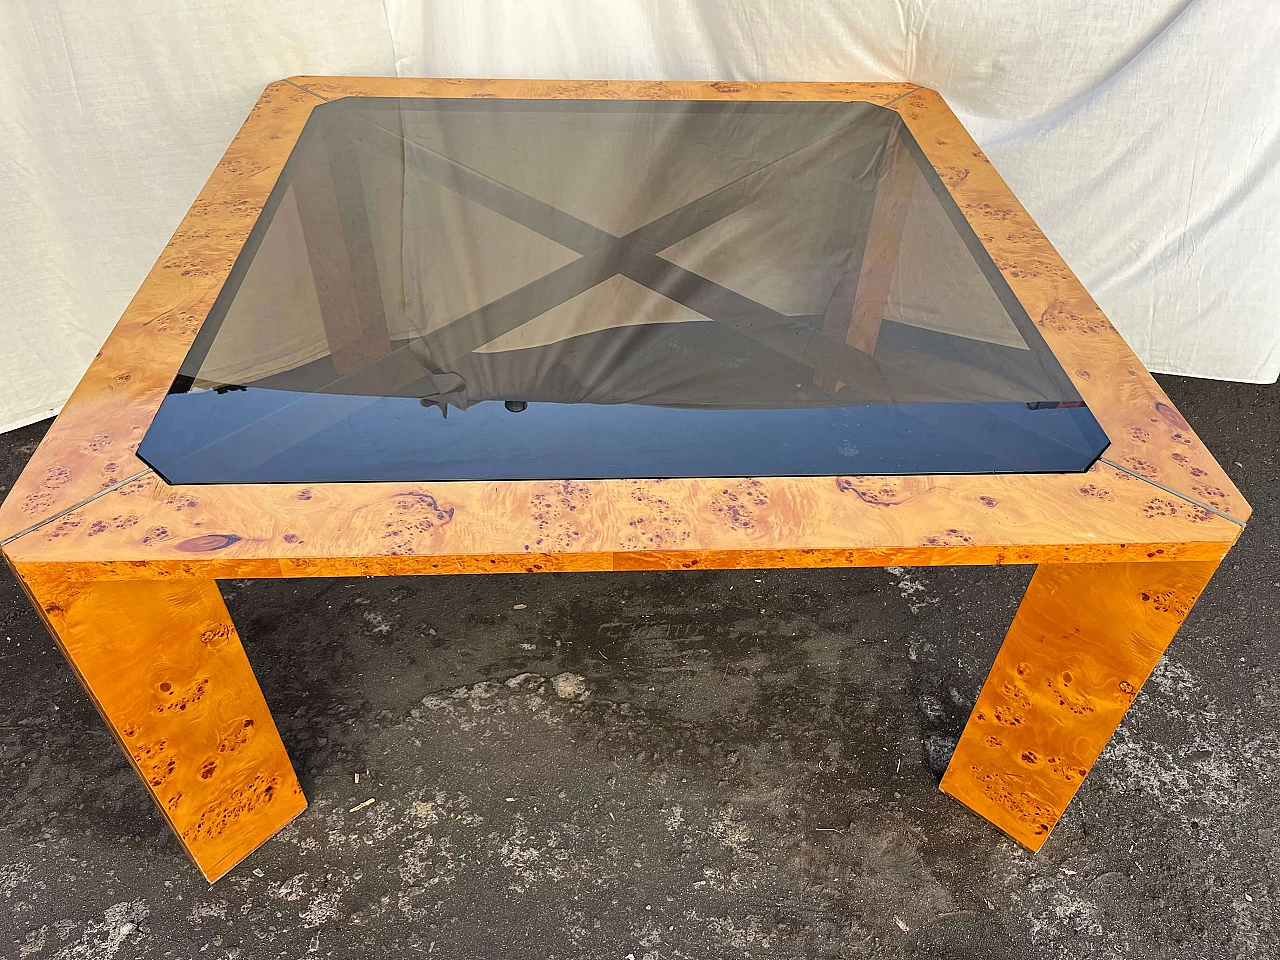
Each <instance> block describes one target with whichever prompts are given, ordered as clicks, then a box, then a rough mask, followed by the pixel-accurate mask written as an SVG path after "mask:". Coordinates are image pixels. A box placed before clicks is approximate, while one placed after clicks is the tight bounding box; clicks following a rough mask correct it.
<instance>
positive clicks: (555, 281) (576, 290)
mask: <svg viewBox="0 0 1280 960" xmlns="http://www.w3.org/2000/svg"><path fill="white" fill-rule="evenodd" d="M366 122H367V123H368V124H369V125H370V126H372V127H374V128H375V129H378V130H380V131H382V132H384V133H387V134H389V135H392V136H395V137H396V138H397V140H399V141H401V142H403V143H404V144H406V145H407V146H409V147H412V148H414V149H415V150H416V151H417V152H418V156H419V167H420V169H422V170H423V171H424V172H425V173H426V174H427V175H428V176H430V177H431V178H432V179H433V180H434V181H436V182H437V183H439V184H440V185H441V186H443V187H445V188H447V189H448V190H450V191H452V192H454V193H457V194H458V195H460V196H462V197H464V198H466V199H468V200H471V201H473V202H475V203H478V204H480V205H482V206H484V207H487V208H488V209H490V210H493V211H494V212H496V213H498V214H500V215H502V216H503V217H506V218H507V219H509V220H511V221H513V222H515V223H519V224H521V225H522V226H524V227H527V228H528V229H531V230H533V231H535V232H537V233H539V234H541V235H542V236H544V237H547V238H548V239H550V240H553V241H555V242H556V243H559V244H560V245H561V246H564V247H567V248H569V249H571V250H574V251H576V252H578V253H580V254H582V256H581V257H580V258H579V259H577V260H575V261H573V262H572V263H569V264H566V265H565V266H563V267H560V268H559V269H557V270H553V271H552V272H551V273H549V274H547V275H546V276H543V277H541V278H539V279H538V280H535V281H533V282H532V283H528V284H526V285H525V286H523V287H521V288H520V289H518V290H515V291H513V292H512V293H509V294H507V295H506V296H503V297H499V298H498V299H497V300H494V301H492V302H491V303H488V304H485V305H484V306H482V307H480V308H479V309H477V310H474V311H472V312H471V313H468V314H466V315H464V316H462V317H459V318H457V319H456V320H453V321H451V322H450V323H448V324H446V325H445V326H443V327H441V328H439V329H438V330H434V331H432V332H431V333H428V334H426V335H425V336H423V337H420V338H419V339H417V340H415V341H413V342H411V343H410V344H408V345H407V346H405V347H401V348H400V349H398V350H394V351H392V352H391V353H390V354H389V355H387V356H386V357H384V358H382V359H381V360H379V361H377V362H375V363H373V364H371V365H370V366H368V367H366V368H365V369H363V370H360V371H356V372H355V373H352V374H349V375H347V376H345V377H342V378H340V379H339V380H338V381H335V382H334V383H332V384H330V385H329V386H327V387H326V388H325V392H344V393H361V392H364V391H363V390H362V389H361V384H368V386H369V388H370V389H371V390H372V391H374V392H382V391H385V390H387V388H388V385H389V384H390V385H392V389H399V388H401V387H403V386H407V385H408V384H410V383H412V382H414V380H416V379H417V378H419V377H421V376H422V365H421V361H422V360H427V359H429V360H430V361H431V362H432V364H433V365H436V364H448V363H451V362H452V361H454V360H457V359H458V358H460V357H463V356H465V355H466V354H468V353H469V352H471V351H472V350H474V349H476V348H477V347H479V346H482V345H484V344H486V343H488V342H490V341H492V340H494V339H496V338H498V337H500V336H502V335H503V334H505V333H508V332H510V331H512V330H514V329H516V328H517V327H520V326H521V325H523V324H525V323H527V322H529V321H530V320H532V319H534V318H535V317H537V316H540V315H541V314H543V313H546V312H547V311H548V310H551V309H553V308H554V307H557V306H559V305H560V304H563V303H565V302H567V301H568V300H571V299H572V298H573V297H575V296H577V295H579V294H580V293H583V292H585V291H587V290H590V289H591V288H592V287H594V286H596V285H597V284H600V283H603V282H604V281H606V280H608V279H610V278H611V277H614V276H617V275H619V274H620V275H622V276H625V277H627V278H628V279H630V280H633V281H635V282H637V283H640V284H642V285H643V286H645V287H648V288H649V289H650V290H653V291H655V292H656V293H659V294H661V295H662V296H664V297H666V298H668V299H670V300H673V301H675V302H676V303H679V304H682V305H684V306H686V307H688V308H689V309H691V310H694V311H696V312H698V313H700V314H702V315H703V316H705V317H707V318H709V319H711V320H715V321H718V322H720V323H723V324H725V325H726V326H728V327H730V328H731V329H733V330H735V331H737V332H738V333H741V334H743V335H745V336H747V337H749V338H751V339H752V340H755V341H757V342H759V343H762V344H764V345H765V346H767V347H769V348H771V349H773V350H775V351H777V352H778V353H781V354H783V355H784V356H787V357H790V358H791V359H793V360H796V361H799V362H800V363H803V364H805V365H806V366H808V367H811V368H813V369H815V370H819V371H823V372H825V373H829V374H830V375H832V376H834V377H836V378H838V379H839V380H841V381H843V382H845V383H847V384H851V385H852V396H851V397H850V399H855V398H856V397H857V396H858V395H860V394H865V395H866V396H867V398H868V399H872V400H874V401H879V402H883V401H884V400H886V399H896V400H951V399H955V397H954V395H953V394H952V393H951V392H949V391H947V390H945V389H943V388H941V387H939V386H937V385H933V384H929V383H926V382H924V381H922V380H920V379H918V378H917V377H916V376H914V375H913V374H911V373H910V372H909V371H907V370H904V369H902V368H900V367H897V366H896V365H893V364H887V363H884V362H883V361H880V360H877V359H876V358H875V357H872V356H871V355H870V354H867V353H864V352H863V351H861V350H858V349H857V348H855V347H852V346H850V345H848V344H846V343H842V342H840V341H838V340H836V339H834V338H832V337H829V336H826V335H825V334H824V333H823V332H822V331H820V330H817V329H815V328H814V327H813V326H811V325H809V324H808V323H805V322H803V321H800V320H797V319H794V318H791V317H787V316H785V315H783V314H781V313H778V312H777V311H776V310H773V309H771V308H769V307H767V306H765V305H763V304H760V303H757V302H756V301H754V300H751V299H750V298H748V297H745V296H743V295H742V294H740V293H737V292H736V291H734V290H730V289H729V288H727V287H724V286H721V285H720V284H717V283H714V282H712V281H710V280H707V279H705V278H704V277H700V276H698V275H697V274H695V273H692V272H691V271H688V270H685V269H684V268H682V267H680V266H677V265H676V264H674V263H671V262H670V261H668V260H664V259H662V258H661V257H659V256H657V254H658V253H659V252H661V251H662V250H664V249H666V248H667V247H669V246H671V245H673V244H675V243H678V242H679V241H681V240H683V239H685V238H687V237H690V236H692V235H693V234H695V233H697V232H698V231H700V230H702V229H704V228H705V227H707V226H710V225H711V224H713V223H716V222H717V221H719V220H722V219H724V218H725V217H727V216H729V215H730V214H732V213H734V212H736V211H738V210H741V209H742V208H743V207H745V206H747V205H749V204H751V203H753V202H755V201H756V200H758V199H759V198H760V196H761V195H762V194H764V193H766V192H767V191H769V190H771V189H773V190H776V189H780V188H785V187H786V186H787V185H789V184H790V183H792V182H793V181H795V180H797V179H799V178H800V177H802V176H804V175H806V174H808V173H811V172H813V171H814V170H816V169H819V168H820V167H823V166H826V165H828V164H830V163H832V162H834V161H836V160H838V159H840V158H842V157H844V156H847V155H848V154H849V153H850V152H852V151H853V150H855V149H857V148H860V147H875V148H877V149H876V152H875V159H874V160H873V161H872V164H874V163H875V162H878V161H879V160H880V158H881V157H882V156H883V152H884V142H885V141H884V139H883V137H884V132H883V130H881V129H873V131H872V132H870V133H868V132H867V131H866V130H865V129H863V128H860V127H858V126H857V125H854V126H850V127H845V128H844V129H841V130H838V131H836V132H835V133H833V134H830V135H828V136H826V137H823V138H821V139H819V140H816V141H814V142H813V143H811V144H808V145H807V146H805V147H802V148H800V149H799V150H797V151H795V152H794V153H791V154H788V155H787V156H785V157H782V158H781V159H778V160H775V161H773V162H771V163H768V164H766V165H764V166H762V167H760V168H758V169H756V170H754V171H752V172H751V173H748V174H746V175H744V176H742V177H740V178H738V179H737V180H734V181H733V182H731V183H729V184H726V185H725V186H723V187H720V188H718V189H716V190H713V191H712V192H711V193H708V194H706V195H705V196H702V197H699V198H698V199H696V200H693V201H691V202H690V203H687V204H685V205H684V206H682V207H679V208H678V209H676V210H674V211H672V212H671V213H668V214H666V215H665V216H662V217H659V218H658V219H657V220H654V221H652V222H651V223H648V224H645V225H644V226H642V227H640V228H639V229H637V230H634V231H632V232H631V233H628V234H626V235H625V236H622V237H618V236H615V235H613V234H611V233H609V232H608V231H606V230H601V229H600V228H598V227H595V226H593V225H591V224H589V223H586V222H584V221H582V220H579V219H578V218H576V217H574V216H572V215H571V214H568V213H565V212H564V211H562V210H559V209H557V208H555V207H553V206H551V205H550V204H547V203H544V202H543V201H541V200H538V199H536V198H534V197H531V196H529V195H527V194H525V193H522V192H520V191H518V190H516V189H514V188H512V187H509V186H507V185H506V184H504V183H501V182H499V181H497V180H494V179H492V178H491V177H488V176H485V175H484V174H482V173H479V172H478V171H475V170H473V169H471V168H470V167H467V166H465V165H463V164H461V163H459V162H458V161H456V160H453V159H451V158H449V157H446V156H444V155H442V154H440V153H437V152H436V151H434V150H432V149H430V148H429V147H426V146H423V145H421V144H417V143H414V142H413V141H411V140H408V139H406V138H403V137H402V136H401V134H400V133H398V132H396V131H394V130H389V129H387V128H385V127H382V126H380V125H378V124H376V123H374V122H373V121H371V120H370V121H366ZM868 172H869V171H868ZM860 387H861V388H860Z"/></svg>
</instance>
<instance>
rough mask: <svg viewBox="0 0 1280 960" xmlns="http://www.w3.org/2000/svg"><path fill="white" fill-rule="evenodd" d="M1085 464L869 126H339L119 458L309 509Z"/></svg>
mask: <svg viewBox="0 0 1280 960" xmlns="http://www.w3.org/2000/svg"><path fill="white" fill-rule="evenodd" d="M1106 443H1107V440H1106V437H1105V435H1104V434H1103V432H1102V430H1101V429H1100V428H1099V426H1098V424H1097V423H1096V421H1095V420H1094V418H1093V416H1092V415H1091V414H1090V413H1089V411H1088V410H1087V409H1086V408H1085V406H1084V404H1083V402H1081V399H1080V396H1079V394H1078V393H1077V392H1076V391H1075V389H1074V387H1073V386H1072V384H1071V382H1070V380H1069V379H1068V377H1067V376H1066V375H1065V373H1064V372H1063V371H1062V369H1061V367H1060V366H1059V365H1058V363H1057V361H1056V360H1055V359H1054V357H1053V355H1052V354H1051V353H1050V351H1049V350H1048V348H1047V347H1046V345H1045V344H1044V342H1043V340H1042V339H1041V338H1040V335H1039V333H1038V331H1037V330H1036V328H1035V325H1034V324H1033V323H1032V322H1031V320H1030V319H1029V318H1028V317H1027V315H1026V313H1025V312H1024V311H1023V310H1022V308H1021V306H1020V305H1019V304H1018V302H1017V300H1016V299H1015V298H1014V297H1013V295H1012V293H1011V292H1010V291H1009V289H1008V287H1007V285H1006V284H1005V282H1004V280H1003V279H1002V278H1001V276H1000V274H999V271H998V270H997V269H996V268H995V266H994V264H992V262H991V261H990V258H989V257H988V256H987V254H986V253H985V251H984V250H983V249H982V247H981V245H980V244H979V243H978V241H977V238H976V237H975V236H974V235H973V232H972V230H971V229H970V228H969V226H968V225H967V223H966V222H965V221H964V218H963V217H962V216H961V214H960V212H959V210H958V209H957V208H956V206H955V204H954V201H952V200H951V198H950V196H949V195H948V194H947V192H946V190H945V188H944V187H943V185H942V183H941V182H940V180H939V179H938V177H937V175H936V174H935V173H934V171H933V169H932V167H931V166H930V165H929V164H928V162H927V161H926V160H925V159H924V158H923V155H922V154H921V153H920V150H919V148H918V147H917V146H916V144H915V142H914V140H913V139H912V138H911V136H910V134H909V133H908V132H907V130H906V129H905V127H904V126H903V124H902V122H901V120H900V119H899V118H898V116H897V115H896V114H895V113H893V112H891V111H889V110H885V109H883V108H880V107H876V106H872V105H869V104H861V103H854V104H848V103H762V102H748V103H741V102H738V103H721V102H696V103H690V102H651V101H628V102H616V101H503V100H429V99H428V100H423V99H407V100H399V99H365V98H348V99H343V100H338V101H335V102H333V103H328V104H325V105H323V106H321V107H319V108H317V109H316V110H315V111H314V112H313V114H312V117H311V119H310V121H309V122H308V124H307V126H306V129H305V130H304V131H303V134H302V137H301V138H300V140H299V142H298V144H297V146H296V147H295V149H294V151H293V154H292V155H291V157H290V158H289V161H288V164H287V165H286V168H285V170H284V172H283V174H282V175H281V177H280V181H279V183H278V184H277V185H276V188H275V190H274V192H273V193H272V195H271V198H270V200H269V201H268V204H267V206H266V208H265V209H264V211H263V213H262V216H261V217H260V219H259V222H258V224H257V226H256V227H255V229H254V231H253V234H252V235H251V237H250V238H249V241H248V242H247V243H246V245H245V249H244V251H243V252H242V254H241V256H240V258H239V259H238V260H237V262H236V264H235V267H234V269H233V271H232V274H231V277H230V278H229V279H228V281H227V283H226V285H225V286H224V288H223V290H222V293H221V295H220V296H219V298H218V300H217V302H216V304H215V305H214V307H213V310H212V311H211V313H210V316H209V318H208V320H207V321H206V322H205V324H204V327H203V328H202V330H201V331H200V334H199V336H198V337H197V339H196V342H195V344H194V345H193V346H192V349H191V351H190V354H189V355H188V357H187V358H186V360H185V362H184V363H183V366H182V369H181V373H180V375H179V377H178V379H177V381H176V382H175V384H174V387H173V389H172V391H171V393H170V394H169V396H168V397H166V398H165V401H164V403H163V404H162V406H161V408H160V410H159V412H158V414H157V416H156V419H155V421H154V423H153V424H152V426H151V429H150V430H149V431H148V433H147V436H146V438H145V439H144V441H143V443H142V446H141V449H140V450H139V455H140V456H142V457H143V458H144V459H145V460H146V461H147V462H148V463H149V464H151V465H152V466H153V467H154V468H155V469H156V470H157V472H159V473H160V474H161V475H162V476H163V477H165V478H166V479H167V480H169V481H170V482H175V483H217V482H269V481H298V482H316V481H326V480H332V481H337V480H449V479H543V478H593V477H675V476H787V475H829V474H858V473H862V474H890V473H969V472H1019V473H1021V472H1043V471H1069V470H1083V469H1086V468H1087V467H1088V466H1089V464H1091V463H1092V462H1093V460H1094V459H1095V458H1096V457H1097V456H1098V455H1099V454H1100V453H1101V451H1102V450H1103V449H1104V448H1105V446H1106Z"/></svg>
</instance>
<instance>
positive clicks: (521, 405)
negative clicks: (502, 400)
mask: <svg viewBox="0 0 1280 960" xmlns="http://www.w3.org/2000/svg"><path fill="white" fill-rule="evenodd" d="M527 406H529V405H528V404H527V403H525V402H524V401H523V400H508V401H507V403H506V407H507V409H508V410H510V411H511V412H512V413H523V412H524V409H525V408H526V407H527Z"/></svg>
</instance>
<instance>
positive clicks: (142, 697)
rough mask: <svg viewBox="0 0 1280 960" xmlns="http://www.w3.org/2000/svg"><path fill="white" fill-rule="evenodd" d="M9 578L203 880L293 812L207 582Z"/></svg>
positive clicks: (300, 802)
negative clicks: (19, 585)
mask: <svg viewBox="0 0 1280 960" xmlns="http://www.w3.org/2000/svg"><path fill="white" fill-rule="evenodd" d="M17 572H18V575H19V577H20V578H21V579H22V580H23V582H24V584H25V586H26V589H27V590H28V592H29V594H30V596H31V599H32V601H33V602H34V603H35V605H36V608H37V609H38V610H39V611H40V612H41V615H42V617H43V619H44V621H45V624H46V625H47V626H48V628H49V631H50V632H51V633H52V634H53V636H54V639H55V640H56V641H57V643H58V646H59V647H60V648H61V649H62V652H63V653H64V654H65V655H66V657H67V659H68V660H69V661H70V662H71V664H72V666H73V668H74V669H75V672H76V674H77V676H78V677H79V678H80V682H81V683H83V684H84V687H85V689H86V690H87V691H88V692H89V696H90V697H91V698H92V700H93V702H94V705H95V706H96V707H97V708H98V711H99V712H100V713H101V714H102V717H103V719H104V720H106V722H107V725H108V726H109V727H110V728H111V732H112V734H114V736H115V738H116V740H117V742H119V744H120V746H121V748H122V749H123V750H124V752H125V754H126V755H127V756H128V757H129V760H130V762H131V763H132V764H133V766H134V768H135V769H136V770H137V771H138V775H139V776H140V777H141V778H142V780H143V782H144V783H145V784H146V785H147V790H148V791H150V793H151V796H152V797H153V798H154V800H155V801H156V804H157V805H158V806H159V807H160V810H161V812H162V813H163V814H164V817H165V819H166V820H167V821H168V823H169V825H170V826H171V827H172V828H173V830H174V833H176V834H177V836H178V839H179V841H180V842H181V844H182V846H183V848H184V849H185V850H186V851H187V852H188V853H189V854H190V855H191V857H192V859H194V860H195V862H196V864H197V865H198V866H199V867H200V870H201V871H202V872H203V873H204V875H205V876H206V877H207V878H208V879H209V880H210V881H212V880H216V879H217V878H218V877H220V876H221V875H222V874H224V873H225V872H226V871H227V870H229V869H231V867H233V866H234V865H235V864H236V863H238V862H239V861H240V860H241V859H242V858H243V857H245V856H246V855H247V854H248V853H249V852H250V851H252V850H253V849H254V848H255V847H257V846H258V845H259V844H261V843H262V842H263V841H264V840H266V839H267V838H268V837H270V836H271V835H272V834H273V833H275V832H276V831H277V830H278V829H279V828H280V827H282V826H284V824H286V823H288V822H289V821H290V820H291V819H293V818H294V817H295V816H297V815H298V814H299V813H300V812H301V811H302V810H303V808H304V807H305V806H306V801H305V800H304V799H303V796H302V789H301V788H300V787H299V786H298V781H297V778H296V777H295V776H294V773H293V768H292V767H291V766H290V764H289V758H288V756H286V754H285V750H284V745H283V744H282V743H281V742H280V735H279V733H277V732H276V726H275V724H274V723H273V722H272V719H271V714H270V712H269V711H268V710H267V704H266V701H265V700H263V698H262V693H261V692H260V691H259V689H258V683H257V680H255V679H254V676H253V670H252V669H251V668H250V666H249V661H248V658H247V657H246V656H245V653H244V649H243V647H241V645H240V638H239V637H238V636H237V635H236V630H235V627H234V626H232V624H231V619H230V617H229V616H228V614H227V609H226V606H225V605H224V604H223V602H222V597H221V595H220V594H219V593H218V588H217V585H216V584H214V582H213V581H212V580H182V581H170V582H157V581H134V582H129V581H119V580H117V581H100V582H96V583H92V582H89V583H86V582H79V583H69V582H65V581H63V582H57V581H46V580H43V579H40V578H38V577H33V576H31V572H30V571H25V570H22V569H21V568H19V569H18V571H17Z"/></svg>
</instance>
